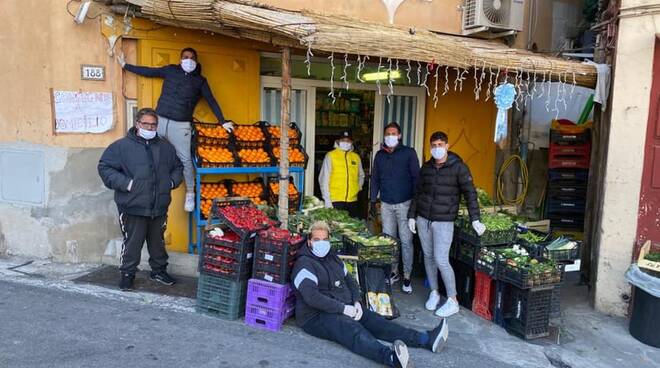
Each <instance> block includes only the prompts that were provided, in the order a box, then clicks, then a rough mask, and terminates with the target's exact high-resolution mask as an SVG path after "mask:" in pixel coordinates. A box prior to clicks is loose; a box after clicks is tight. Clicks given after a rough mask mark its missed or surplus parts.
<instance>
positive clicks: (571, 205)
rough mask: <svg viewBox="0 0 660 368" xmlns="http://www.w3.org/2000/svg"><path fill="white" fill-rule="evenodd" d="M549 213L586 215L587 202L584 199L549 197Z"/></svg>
mask: <svg viewBox="0 0 660 368" xmlns="http://www.w3.org/2000/svg"><path fill="white" fill-rule="evenodd" d="M547 203H548V204H547V206H548V213H584V212H585V211H586V208H587V201H586V199H584V198H581V199H578V198H570V197H569V198H566V197H548V202H547Z"/></svg>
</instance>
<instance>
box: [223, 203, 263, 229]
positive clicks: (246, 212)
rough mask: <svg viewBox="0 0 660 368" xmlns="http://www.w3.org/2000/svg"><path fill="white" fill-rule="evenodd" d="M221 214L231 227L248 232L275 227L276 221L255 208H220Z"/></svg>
mask: <svg viewBox="0 0 660 368" xmlns="http://www.w3.org/2000/svg"><path fill="white" fill-rule="evenodd" d="M220 213H221V214H222V216H223V217H224V219H225V220H226V221H228V222H229V223H230V225H231V226H233V227H235V228H238V229H240V230H243V231H247V232H253V231H257V230H261V229H264V228H268V227H270V226H274V225H275V221H273V220H271V219H269V218H268V217H267V216H266V214H264V213H263V212H262V211H260V210H258V209H257V208H256V207H254V206H225V207H221V208H220Z"/></svg>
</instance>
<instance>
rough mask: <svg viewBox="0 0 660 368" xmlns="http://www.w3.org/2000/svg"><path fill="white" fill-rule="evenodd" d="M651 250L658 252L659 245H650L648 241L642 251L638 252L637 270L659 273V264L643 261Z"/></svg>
mask: <svg viewBox="0 0 660 368" xmlns="http://www.w3.org/2000/svg"><path fill="white" fill-rule="evenodd" d="M651 250H655V251H658V250H660V244H652V243H651V241H650V240H647V241H646V243H644V245H642V249H640V250H639V258H637V266H638V267H639V268H644V269H647V270H650V271H654V272H660V262H653V261H649V260H648V259H644V257H646V255H647V254H649V253H651Z"/></svg>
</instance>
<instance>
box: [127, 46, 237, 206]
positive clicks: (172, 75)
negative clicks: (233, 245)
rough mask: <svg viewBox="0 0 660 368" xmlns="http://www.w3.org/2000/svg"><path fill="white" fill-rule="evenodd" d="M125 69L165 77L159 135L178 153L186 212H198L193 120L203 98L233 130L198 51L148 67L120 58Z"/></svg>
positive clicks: (140, 73) (184, 50) (159, 116)
mask: <svg viewBox="0 0 660 368" xmlns="http://www.w3.org/2000/svg"><path fill="white" fill-rule="evenodd" d="M117 61H118V62H119V64H120V65H121V67H122V68H124V69H126V70H128V71H129V72H131V73H135V74H138V75H141V76H143V77H157V78H163V79H164V81H163V88H162V91H161V93H160V97H159V98H158V105H157V106H156V112H157V113H158V121H159V124H158V135H159V136H161V137H163V138H167V140H169V141H170V143H172V144H173V145H174V148H176V153H177V155H178V156H179V159H180V160H181V163H183V177H184V179H185V182H186V200H185V203H184V209H185V210H186V211H188V212H192V211H193V210H194V209H195V175H194V173H193V164H192V157H191V153H190V138H191V134H190V131H191V126H190V124H191V121H192V118H193V111H194V110H195V106H197V102H198V101H199V99H200V97H204V99H206V102H208V104H209V106H210V107H211V110H212V111H213V113H214V114H215V116H216V117H217V118H218V121H219V122H220V124H223V126H224V127H225V129H227V130H229V131H230V130H231V129H232V128H231V124H230V123H226V122H225V117H224V116H223V115H222V110H221V109H220V105H218V102H217V101H216V100H215V98H214V97H213V93H212V92H211V88H210V87H209V84H208V82H207V81H206V78H204V77H203V76H202V66H201V64H198V63H197V51H195V49H193V48H190V47H188V48H185V49H183V50H182V51H181V63H180V64H171V65H165V66H162V67H159V68H149V67H145V66H137V65H131V64H127V63H126V60H125V59H124V56H123V55H119V56H118V57H117Z"/></svg>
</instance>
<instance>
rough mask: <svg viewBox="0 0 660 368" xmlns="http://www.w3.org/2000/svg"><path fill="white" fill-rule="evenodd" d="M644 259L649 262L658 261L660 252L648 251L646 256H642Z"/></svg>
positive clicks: (659, 260)
mask: <svg viewBox="0 0 660 368" xmlns="http://www.w3.org/2000/svg"><path fill="white" fill-rule="evenodd" d="M644 259H645V260H647V261H651V262H660V252H657V253H649V254H647V255H646V256H644Z"/></svg>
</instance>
